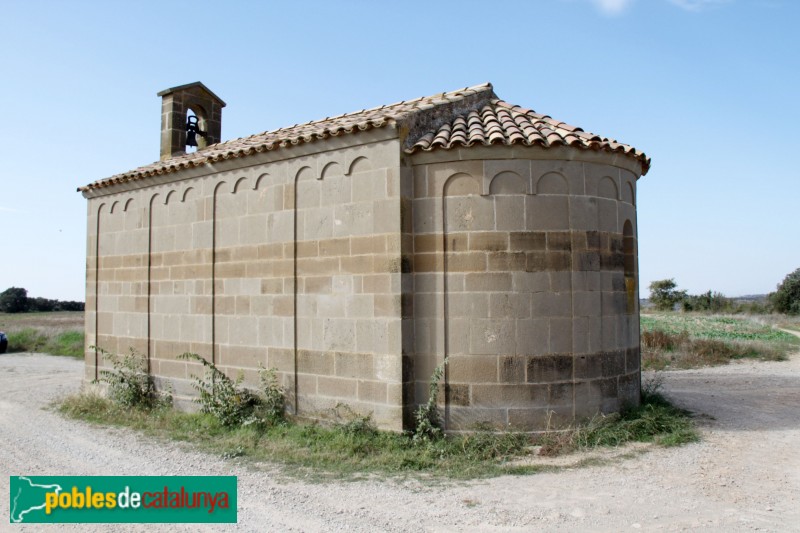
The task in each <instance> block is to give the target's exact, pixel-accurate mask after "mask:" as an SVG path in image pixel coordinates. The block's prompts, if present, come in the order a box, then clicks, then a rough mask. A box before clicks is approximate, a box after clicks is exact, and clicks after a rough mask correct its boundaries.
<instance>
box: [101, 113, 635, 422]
mask: <svg viewBox="0 0 800 533" xmlns="http://www.w3.org/2000/svg"><path fill="white" fill-rule="evenodd" d="M396 135H397V133H396V132H393V131H392V130H390V129H381V130H374V131H370V132H363V133H359V134H358V135H353V136H345V137H338V138H331V139H328V140H326V141H325V143H324V145H323V144H319V143H312V144H306V145H301V146H298V147H293V148H290V149H282V150H277V151H275V152H267V153H263V154H257V155H254V156H249V157H247V158H244V159H235V160H230V161H224V162H220V163H219V164H215V165H214V166H213V167H212V166H210V165H209V166H208V167H202V168H200V169H189V170H184V171H182V172H180V173H174V174H169V175H167V176H165V177H164V178H163V179H162V178H158V179H149V180H143V181H142V182H141V183H135V184H132V185H122V186H119V187H117V188H116V189H113V188H111V189H109V190H108V191H106V190H100V191H99V192H97V193H93V195H90V196H91V197H90V201H89V213H88V215H89V216H88V230H89V231H88V241H87V245H88V253H87V313H86V321H87V325H86V331H87V353H86V361H87V378H89V379H94V378H95V377H96V374H97V371H98V368H100V367H102V365H103V361H102V360H101V359H100V358H98V354H97V353H96V351H95V350H93V349H90V348H88V346H91V345H94V344H96V345H97V346H100V347H102V348H103V349H105V350H108V351H109V352H113V353H125V352H127V351H128V349H129V348H134V349H135V350H137V351H138V352H139V353H142V354H144V355H146V356H147V359H148V364H149V366H150V370H151V372H152V373H153V374H154V375H155V376H157V378H158V380H159V383H160V384H161V385H165V383H164V382H166V381H168V382H169V383H170V384H171V386H172V387H173V389H174V392H175V395H176V399H177V401H178V403H179V404H183V405H189V401H190V399H191V397H192V396H193V395H194V391H193V390H192V388H191V384H192V380H193V376H195V375H198V374H200V373H201V371H202V370H201V367H200V366H199V365H198V364H196V363H189V362H186V361H184V360H181V359H178V358H177V356H178V355H179V354H182V353H184V352H193V353H197V354H199V355H201V356H203V357H205V358H207V359H208V360H210V361H213V362H214V363H215V364H216V365H217V366H218V367H219V368H220V369H221V370H223V371H224V372H226V373H227V374H228V375H229V376H231V377H236V376H237V375H239V374H242V375H243V376H244V377H245V383H247V384H248V385H253V386H256V385H257V384H258V369H259V367H260V366H264V367H273V368H276V369H277V371H278V375H279V378H280V380H281V382H282V384H283V386H284V387H285V388H286V390H287V392H288V394H289V406H288V407H289V410H290V411H292V412H294V413H297V414H298V415H300V416H303V417H308V418H325V417H326V416H329V415H330V414H331V412H332V409H333V408H334V407H335V406H336V405H337V404H339V403H344V404H347V405H348V406H350V408H352V409H353V410H354V411H355V412H358V413H362V414H364V415H367V414H372V416H373V417H374V419H375V421H376V422H377V423H378V425H379V426H380V427H383V428H386V429H393V430H400V429H402V428H404V427H409V426H410V425H411V424H413V411H414V409H415V407H416V406H417V405H419V404H421V403H424V402H425V401H427V394H428V380H429V379H430V377H431V375H432V374H433V371H434V368H435V367H436V366H437V365H438V364H440V363H441V362H442V361H443V360H444V358H445V357H447V358H448V360H449V365H448V366H447V368H446V373H445V384H444V386H443V391H444V394H443V395H442V396H441V398H442V408H443V411H444V414H445V423H446V426H447V429H448V430H452V431H458V430H468V429H471V428H473V427H475V425H476V424H487V423H488V424H490V425H492V426H493V427H497V428H505V427H514V428H518V429H524V430H537V429H542V428H543V427H545V426H546V425H547V424H559V423H567V422H569V421H571V420H572V419H573V418H574V417H583V416H590V415H592V414H595V413H596V412H598V411H602V412H609V411H614V410H617V409H619V408H620V407H621V406H622V404H623V403H625V402H634V403H635V402H636V401H638V393H639V349H638V345H639V338H638V331H639V330H638V324H639V322H638V294H637V286H636V285H637V268H636V211H635V192H636V178H637V176H638V174H636V172H637V169H636V166H637V165H638V163H637V162H635V161H634V160H631V159H628V158H627V157H623V156H614V155H609V154H605V153H594V152H587V151H580V150H575V149H570V148H561V149H553V148H551V149H547V150H545V149H541V148H509V147H504V146H493V147H473V148H469V149H456V150H448V151H445V150H442V151H434V152H430V153H418V154H415V155H413V156H402V155H401V154H402V152H401V149H400V141H399V140H398V139H397V138H396ZM321 147H322V148H324V150H320V148H321ZM244 165H247V166H244ZM123 189H124V190H123ZM96 362H97V366H96Z"/></svg>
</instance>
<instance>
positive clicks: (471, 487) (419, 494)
mask: <svg viewBox="0 0 800 533" xmlns="http://www.w3.org/2000/svg"><path fill="white" fill-rule="evenodd" d="M82 375H83V363H82V362H79V361H75V360H72V359H68V358H60V357H50V356H46V355H36V354H16V355H3V356H0V391H2V392H3V394H2V398H0V470H2V473H3V477H2V479H0V508H2V509H3V515H2V517H0V531H2V530H10V531H16V532H19V531H42V530H44V531H81V532H85V533H88V532H93V531H110V530H113V531H228V530H230V531H363V532H370V533H372V532H376V531H441V532H459V533H461V532H464V531H470V532H472V531H477V532H481V531H487V532H488V531H492V532H494V531H501V532H517V531H623V530H636V529H641V530H647V531H682V530H694V529H697V528H704V529H707V530H716V531H756V530H758V531H800V451H798V446H799V445H800V354H795V356H794V357H793V358H792V359H791V360H790V361H785V362H769V363H749V362H747V363H738V364H732V365H729V366H725V367H718V368H712V369H702V370H690V371H677V372H669V373H666V380H665V389H666V391H667V392H668V395H669V396H670V397H671V398H672V399H673V400H674V401H675V402H676V403H677V404H678V405H680V406H682V407H685V408H687V409H690V410H692V411H693V412H695V413H698V414H701V415H702V416H701V426H702V427H703V441H702V442H701V443H698V444H692V445H689V446H684V447H681V448H673V449H661V448H651V449H649V450H647V451H646V453H639V452H640V451H641V449H640V448H636V447H632V448H629V449H627V450H625V452H626V453H625V456H624V457H617V458H613V457H612V458H608V456H610V455H614V454H613V453H606V454H603V455H602V457H606V459H604V460H602V461H600V464H599V465H598V466H591V467H583V468H570V467H569V466H567V467H566V468H565V469H562V470H560V471H557V472H551V473H544V474H537V475H532V476H520V477H514V476H506V477H502V478H495V479H490V480H480V481H473V482H468V483H461V482H459V483H455V482H454V483H437V484H430V483H425V482H423V481H418V480H400V481H386V480H377V479H376V480H371V481H358V482H352V481H351V482H325V483H312V482H306V481H303V480H298V479H295V478H290V477H287V476H285V475H281V473H280V470H279V469H278V468H277V467H272V466H269V465H265V466H263V467H262V468H260V469H254V468H253V467H252V466H244V465H240V464H237V463H236V462H235V461H224V460H222V459H220V458H217V457H213V456H207V455H203V454H199V453H195V452H191V451H187V450H186V449H185V448H184V447H181V445H179V444H175V443H165V442H161V441H155V440H152V439H148V438H145V437H140V436H138V435H136V434H135V433H133V432H131V431H127V430H120V429H103V428H96V427H92V426H89V425H87V424H83V423H80V422H75V421H70V420H65V419H63V418H61V417H60V416H59V415H57V414H55V413H53V412H51V411H50V410H47V405H48V404H49V402H51V401H52V400H53V399H54V398H57V397H60V396H63V395H64V394H68V393H71V392H73V391H76V390H77V389H78V388H79V387H80V381H81V377H82ZM619 454H620V452H616V455H619ZM579 458H580V457H578V458H574V457H573V458H570V459H569V461H575V460H577V459H579ZM560 461H562V462H563V459H562V460H560ZM26 474H27V475H236V476H238V478H239V523H238V524H236V525H228V526H217V525H207V526H203V525H186V526H182V525H174V524H171V525H164V526H157V525H155V526H154V525H132V526H125V525H119V526H108V525H89V524H86V525H84V524H82V525H75V526H70V525H52V526H49V527H48V526H45V525H40V526H33V525H28V526H24V525H14V526H10V525H9V524H8V517H7V514H8V507H7V503H6V502H8V501H9V487H8V476H9V475H26Z"/></svg>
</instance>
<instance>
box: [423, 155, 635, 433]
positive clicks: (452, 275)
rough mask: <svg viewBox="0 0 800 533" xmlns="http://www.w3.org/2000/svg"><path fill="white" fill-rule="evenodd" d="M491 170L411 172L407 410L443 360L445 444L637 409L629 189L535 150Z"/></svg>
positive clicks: (456, 165) (629, 181) (603, 168)
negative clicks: (410, 386)
mask: <svg viewBox="0 0 800 533" xmlns="http://www.w3.org/2000/svg"><path fill="white" fill-rule="evenodd" d="M491 156H492V158H493V159H491V160H489V159H486V160H483V159H468V158H470V157H487V153H486V151H485V150H484V151H483V153H474V154H473V153H472V152H471V150H460V151H451V152H444V151H442V152H433V153H431V154H424V155H423V156H422V157H415V158H414V160H413V177H414V180H413V220H414V228H413V232H414V241H413V264H414V274H413V280H414V281H413V286H414V296H413V324H414V326H413V339H414V344H413V358H414V369H415V381H416V387H415V395H416V398H417V401H421V400H422V399H424V398H425V397H426V396H427V382H428V379H429V377H430V375H431V374H432V373H433V369H434V368H435V366H436V365H437V364H441V362H442V360H443V359H444V357H445V356H447V358H448V361H449V364H448V365H447V368H446V373H445V382H446V394H445V395H444V401H443V405H442V407H443V408H444V410H445V423H446V425H447V428H448V429H449V430H465V429H471V428H473V427H475V426H476V425H478V424H481V425H485V424H489V425H491V426H493V427H496V428H506V427H514V428H520V429H528V430H533V429H542V428H544V427H546V426H547V425H548V424H553V425H558V424H564V423H568V422H569V421H571V420H572V419H573V418H574V417H583V416H591V415H593V414H595V413H597V412H598V411H601V412H611V411H615V410H618V409H619V408H620V407H621V406H622V404H623V403H625V402H630V403H637V402H638V398H639V396H638V395H639V332H638V325H639V317H638V297H637V295H636V266H635V257H636V251H635V247H636V242H635V227H636V212H635V206H634V197H635V190H636V189H635V185H636V176H635V175H634V174H633V172H631V171H629V170H628V169H625V168H620V167H617V166H612V165H608V164H603V162H602V160H599V161H597V162H592V161H591V160H589V161H563V160H562V161H552V160H550V161H548V160H542V159H541V158H542V157H543V155H542V150H536V149H528V150H524V149H515V150H506V149H504V148H503V147H498V148H497V149H495V150H493V151H492V152H491ZM462 157H463V159H460V160H453V159H454V158H462ZM503 157H505V159H502V158H503ZM448 159H450V160H448ZM625 228H627V231H626V233H627V238H624V237H623V231H624V230H625ZM626 251H627V256H626ZM626 258H627V262H626ZM626 265H627V268H626Z"/></svg>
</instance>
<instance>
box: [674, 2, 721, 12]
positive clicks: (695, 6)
mask: <svg viewBox="0 0 800 533" xmlns="http://www.w3.org/2000/svg"><path fill="white" fill-rule="evenodd" d="M730 1H731V0H669V2H670V3H671V4H672V5H675V6H678V7H679V8H681V9H685V10H686V11H694V12H698V11H703V10H705V9H709V8H713V7H716V6H720V5H722V4H727V3H728V2H730Z"/></svg>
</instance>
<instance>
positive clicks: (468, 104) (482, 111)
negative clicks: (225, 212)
mask: <svg viewBox="0 0 800 533" xmlns="http://www.w3.org/2000/svg"><path fill="white" fill-rule="evenodd" d="M448 106H449V107H448ZM440 110H441V112H440ZM400 122H403V123H406V124H407V125H408V132H409V133H408V136H407V138H406V149H405V151H406V152H407V153H409V154H411V153H414V152H416V151H419V150H423V151H430V150H433V149H437V148H442V149H449V148H454V147H456V146H473V145H476V144H482V145H491V144H505V145H513V144H521V145H525V146H533V145H540V146H545V147H548V146H558V145H562V144H563V145H568V146H574V147H577V148H582V149H589V150H605V151H611V152H622V153H625V154H627V155H629V156H631V157H634V158H636V159H638V160H639V161H640V162H641V164H642V173H643V174H644V173H646V172H647V170H648V169H649V167H650V159H649V158H647V157H646V156H645V154H644V153H643V152H640V151H638V150H636V149H635V148H633V147H631V146H628V145H625V144H620V143H617V142H616V141H614V140H611V139H605V138H601V137H599V136H597V135H593V134H591V133H586V132H584V131H583V130H581V129H580V128H576V127H574V126H569V125H567V124H564V123H563V122H558V121H556V120H553V119H552V118H550V117H548V116H546V115H540V114H538V113H535V112H533V111H531V110H530V109H525V108H522V107H519V106H513V105H510V104H507V103H506V102H503V101H502V100H498V99H497V97H496V96H495V94H494V92H493V90H492V85H491V84H489V83H485V84H483V85H476V86H474V87H465V88H464V89H459V90H457V91H451V92H448V93H440V94H435V95H433V96H427V97H422V98H416V99H414V100H406V101H402V102H397V103H394V104H390V105H382V106H379V107H373V108H371V109H362V110H361V111H356V112H353V113H345V114H343V115H338V116H335V117H327V118H325V119H322V120H316V121H312V122H306V123H304V124H295V125H294V126H291V127H288V128H281V129H277V130H273V131H267V132H264V133H259V134H256V135H251V136H249V137H243V138H240V139H233V140H230V141H226V142H222V143H219V144H215V145H212V146H209V147H207V148H205V149H203V150H199V151H197V152H194V153H190V154H186V155H181V156H178V157H174V158H171V159H168V160H166V161H157V162H155V163H152V164H150V165H146V166H143V167H139V168H137V169H134V170H131V171H129V172H125V173H122V174H117V175H115V176H112V177H110V178H107V179H103V180H99V181H95V182H94V183H91V184H89V185H86V186H84V187H80V188H79V189H78V190H79V191H90V190H94V189H100V188H103V187H108V186H111V185H114V184H119V183H127V182H131V181H136V180H139V179H144V178H149V177H154V176H160V175H163V174H169V173H172V172H177V171H180V170H183V169H190V168H195V167H200V166H203V165H207V164H209V163H214V162H218V161H222V160H226V159H232V158H238V157H245V156H248V155H252V154H257V153H261V152H266V151H271V150H278V149H282V148H288V147H291V146H296V145H299V144H302V143H311V142H315V141H317V140H323V139H327V138H328V137H336V136H339V135H348V134H352V133H357V132H359V131H367V130H370V129H376V128H383V127H385V126H387V125H389V124H397V123H400Z"/></svg>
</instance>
